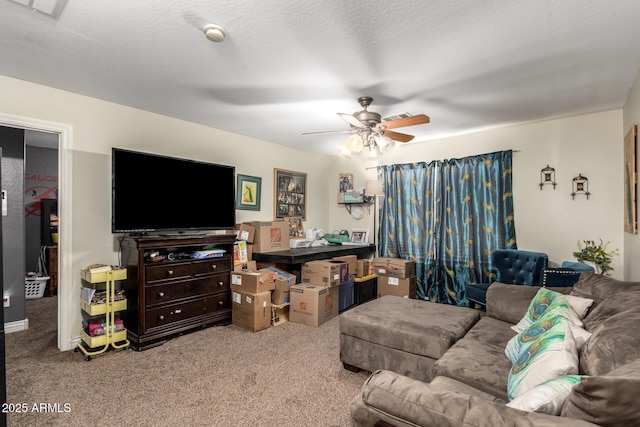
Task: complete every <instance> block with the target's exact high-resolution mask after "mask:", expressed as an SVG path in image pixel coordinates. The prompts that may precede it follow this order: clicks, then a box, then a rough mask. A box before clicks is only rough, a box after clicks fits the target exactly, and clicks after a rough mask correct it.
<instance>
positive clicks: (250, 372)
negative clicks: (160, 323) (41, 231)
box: [6, 298, 368, 426]
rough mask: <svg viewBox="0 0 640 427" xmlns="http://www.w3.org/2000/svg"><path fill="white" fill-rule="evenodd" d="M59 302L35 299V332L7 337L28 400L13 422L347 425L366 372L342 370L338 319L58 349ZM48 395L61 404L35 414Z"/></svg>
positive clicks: (11, 377) (15, 381)
mask: <svg viewBox="0 0 640 427" xmlns="http://www.w3.org/2000/svg"><path fill="white" fill-rule="evenodd" d="M55 304H56V300H55V298H42V299H38V300H28V301H27V317H28V319H29V330H27V331H21V332H15V333H12V334H9V335H7V336H6V355H7V399H8V402H9V403H14V404H15V403H26V404H27V407H28V411H27V412H26V413H11V414H9V416H8V424H9V426H28V425H29V426H30V425H33V426H57V425H64V426H89V425H95V426H105V425H140V426H349V425H351V422H350V418H349V405H350V403H351V401H352V399H353V398H354V396H356V394H357V393H358V392H359V390H360V388H361V387H362V384H363V383H364V381H365V380H366V378H367V376H368V375H367V374H366V373H363V372H361V373H358V374H355V373H353V372H349V371H346V370H344V369H343V368H342V364H341V363H340V360H339V332H338V318H335V319H332V320H331V321H329V322H327V323H325V324H324V325H322V326H320V327H317V328H314V327H310V326H304V325H300V324H296V323H291V322H287V323H285V324H283V325H281V326H277V327H272V328H269V329H267V330H264V331H261V332H257V333H252V332H249V331H246V330H244V329H241V328H239V327H236V326H234V325H230V326H224V327H211V328H206V329H202V330H199V331H197V332H194V333H191V334H187V335H184V336H181V337H178V338H176V339H173V340H171V341H169V342H168V343H166V344H164V345H162V346H160V347H156V348H153V349H150V350H146V351H143V352H136V351H132V350H119V351H113V350H110V351H108V352H107V353H105V354H103V355H99V356H95V357H94V358H93V360H91V361H90V362H86V361H84V359H83V357H82V354H81V353H76V352H73V351H68V352H63V353H61V352H60V351H59V350H58V349H57V348H56V316H57V313H56V306H55ZM41 403H44V404H47V403H48V404H51V405H49V406H48V409H49V410H54V411H55V412H48V413H47V412H45V413H43V412H34V411H33V405H34V404H38V405H39V404H41ZM55 404H58V408H59V410H57V409H58V408H56V406H55ZM65 405H66V407H67V408H68V409H69V410H68V411H65Z"/></svg>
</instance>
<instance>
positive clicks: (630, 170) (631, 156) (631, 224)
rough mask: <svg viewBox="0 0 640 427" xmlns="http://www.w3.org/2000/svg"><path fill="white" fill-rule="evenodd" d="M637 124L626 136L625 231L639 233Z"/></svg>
mask: <svg viewBox="0 0 640 427" xmlns="http://www.w3.org/2000/svg"><path fill="white" fill-rule="evenodd" d="M637 133H638V130H637V125H635V124H634V125H633V126H631V129H629V132H627V135H626V136H625V137H624V231H625V232H627V233H633V234H637V233H638V217H637V215H638V213H637V211H638V209H637V202H636V194H637V171H636V135H637Z"/></svg>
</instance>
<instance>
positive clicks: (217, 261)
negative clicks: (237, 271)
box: [193, 255, 231, 277]
mask: <svg viewBox="0 0 640 427" xmlns="http://www.w3.org/2000/svg"><path fill="white" fill-rule="evenodd" d="M230 268H231V257H230V256H229V255H224V256H221V257H219V258H209V259H203V260H199V261H194V262H193V275H194V276H196V277H198V276H204V275H207V274H215V273H218V272H220V273H223V272H229V271H230Z"/></svg>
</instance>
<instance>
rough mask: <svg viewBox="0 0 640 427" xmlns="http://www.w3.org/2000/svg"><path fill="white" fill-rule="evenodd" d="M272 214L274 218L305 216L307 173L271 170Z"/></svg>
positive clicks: (302, 218)
mask: <svg viewBox="0 0 640 427" xmlns="http://www.w3.org/2000/svg"><path fill="white" fill-rule="evenodd" d="M273 182H274V192H273V198H274V200H273V210H274V213H273V216H274V217H275V219H285V218H287V217H290V218H300V219H301V220H306V218H307V174H306V173H303V172H294V171H289V170H284V169H274V170H273Z"/></svg>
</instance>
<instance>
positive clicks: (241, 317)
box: [231, 291, 271, 332]
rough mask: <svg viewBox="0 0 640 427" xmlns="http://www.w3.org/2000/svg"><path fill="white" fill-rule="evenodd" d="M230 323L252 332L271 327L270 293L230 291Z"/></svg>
mask: <svg viewBox="0 0 640 427" xmlns="http://www.w3.org/2000/svg"><path fill="white" fill-rule="evenodd" d="M231 299H232V304H231V305H232V309H231V323H233V324H234V325H236V326H240V327H242V328H245V329H248V330H250V331H252V332H257V331H261V330H263V329H267V328H268V327H269V326H271V292H259V293H251V292H237V291H232V293H231Z"/></svg>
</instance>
